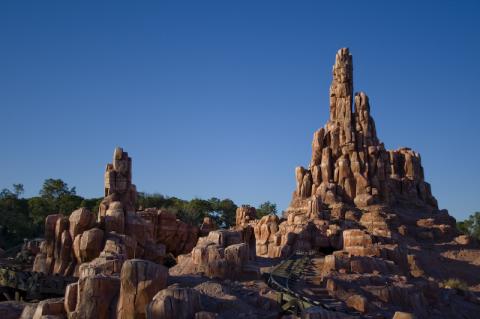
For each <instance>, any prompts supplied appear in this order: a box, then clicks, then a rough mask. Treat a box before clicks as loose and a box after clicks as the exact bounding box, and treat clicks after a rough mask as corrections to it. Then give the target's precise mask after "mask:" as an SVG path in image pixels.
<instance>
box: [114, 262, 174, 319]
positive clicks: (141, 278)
mask: <svg viewBox="0 0 480 319" xmlns="http://www.w3.org/2000/svg"><path fill="white" fill-rule="evenodd" d="M167 277H168V269H167V268H166V267H164V266H161V265H157V264H154V263H152V262H149V261H146V260H140V259H132V260H127V261H126V262H125V263H124V265H123V268H122V273H121V287H120V298H119V300H118V306H117V318H118V319H129V318H145V311H146V307H147V305H148V303H149V302H150V301H151V300H152V298H153V296H154V295H155V294H156V293H157V292H158V291H160V290H162V289H164V288H165V287H166V286H167Z"/></svg>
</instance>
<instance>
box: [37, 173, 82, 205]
mask: <svg viewBox="0 0 480 319" xmlns="http://www.w3.org/2000/svg"><path fill="white" fill-rule="evenodd" d="M66 195H76V190H75V187H72V188H68V184H67V183H65V182H64V181H63V180H61V179H53V178H49V179H46V180H45V182H43V186H42V189H41V190H40V196H42V197H44V198H47V199H50V200H55V199H58V198H60V197H62V196H66Z"/></svg>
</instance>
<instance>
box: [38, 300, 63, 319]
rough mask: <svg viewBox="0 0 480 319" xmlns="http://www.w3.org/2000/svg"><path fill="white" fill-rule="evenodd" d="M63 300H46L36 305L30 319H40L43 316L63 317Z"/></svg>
mask: <svg viewBox="0 0 480 319" xmlns="http://www.w3.org/2000/svg"><path fill="white" fill-rule="evenodd" d="M64 315H65V309H64V308H63V299H62V298H59V299H46V300H42V301H40V302H39V303H38V305H37V308H36V309H35V313H34V314H33V318H32V319H42V318H45V316H64Z"/></svg>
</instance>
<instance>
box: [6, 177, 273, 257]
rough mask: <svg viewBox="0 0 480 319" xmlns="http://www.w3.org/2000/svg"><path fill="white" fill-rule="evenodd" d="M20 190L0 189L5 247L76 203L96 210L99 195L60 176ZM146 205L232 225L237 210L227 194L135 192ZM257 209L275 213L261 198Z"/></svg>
mask: <svg viewBox="0 0 480 319" xmlns="http://www.w3.org/2000/svg"><path fill="white" fill-rule="evenodd" d="M23 193H24V187H23V185H22V184H14V185H13V186H12V189H3V190H2V191H1V192H0V247H1V248H4V249H8V248H10V247H13V246H15V245H17V244H20V243H21V242H22V241H23V239H24V238H33V237H41V236H43V232H44V229H43V228H44V225H45V218H46V217H47V216H48V215H50V214H58V213H61V214H63V215H65V216H68V215H70V214H71V213H72V212H73V211H74V210H76V209H78V208H79V207H86V208H88V209H89V210H90V211H92V212H97V211H98V207H99V205H100V202H101V201H102V199H103V198H102V197H100V198H83V197H81V196H79V195H77V194H76V190H75V187H72V188H70V187H69V186H68V184H67V183H65V182H64V181H63V180H61V179H51V178H50V179H47V180H45V182H44V183H43V186H42V189H41V190H40V191H39V196H34V197H31V198H21V197H20V196H21V195H22V194H23ZM148 207H156V208H159V209H160V208H161V209H166V210H168V211H170V212H173V213H175V214H176V215H177V218H179V219H180V220H182V221H184V222H186V223H189V224H193V225H200V224H201V223H202V221H203V219H204V218H205V217H207V216H208V217H211V218H213V219H214V220H215V222H216V223H217V225H218V226H219V227H223V228H229V227H231V226H234V225H235V214H236V210H237V205H236V204H235V203H234V202H233V201H232V200H231V199H228V198H226V199H220V198H216V197H212V198H210V199H201V198H194V199H192V200H183V199H180V198H176V197H168V196H165V195H161V194H147V193H138V198H137V209H142V208H148ZM257 212H258V214H259V217H261V216H264V215H268V214H275V213H276V212H277V207H276V205H275V204H273V203H270V202H265V203H263V204H261V205H260V206H259V207H258V210H257Z"/></svg>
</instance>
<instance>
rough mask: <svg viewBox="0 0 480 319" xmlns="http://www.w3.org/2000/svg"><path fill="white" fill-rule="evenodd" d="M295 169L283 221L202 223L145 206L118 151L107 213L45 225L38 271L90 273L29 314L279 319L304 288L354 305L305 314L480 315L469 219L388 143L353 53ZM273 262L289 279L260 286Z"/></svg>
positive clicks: (243, 211)
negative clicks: (447, 205)
mask: <svg viewBox="0 0 480 319" xmlns="http://www.w3.org/2000/svg"><path fill="white" fill-rule="evenodd" d="M295 177H296V189H295V191H294V193H293V198H292V201H291V204H290V206H289V208H288V209H287V210H286V211H285V213H284V215H283V217H282V218H279V217H278V216H276V215H268V216H264V217H262V218H261V219H260V220H258V219H257V213H256V210H255V208H253V207H250V206H248V205H244V206H241V207H239V208H238V209H237V211H236V224H235V226H234V227H232V228H231V229H218V230H217V229H216V225H215V223H214V222H213V220H211V219H210V218H206V219H205V220H204V221H203V224H202V225H201V226H200V227H197V226H196V225H193V226H192V225H188V224H186V223H184V222H182V221H180V220H178V219H177V218H176V215H175V214H173V213H171V212H168V211H165V210H162V209H157V208H146V209H142V210H141V211H140V212H136V211H135V198H136V192H135V186H134V185H133V184H132V179H131V159H130V157H128V154H127V153H126V152H123V150H122V149H120V148H117V149H116V150H115V152H114V158H113V163H112V164H108V165H107V169H106V173H105V198H104V200H103V201H102V203H101V205H100V208H99V212H98V216H95V214H93V213H92V212H90V211H88V210H87V209H84V208H80V209H78V210H76V211H74V212H73V213H72V214H71V215H70V217H68V218H67V217H65V216H62V215H60V214H55V215H50V216H48V217H47V218H46V220H45V241H44V242H43V243H42V244H41V246H40V252H39V253H38V254H37V256H36V258H35V263H34V270H36V271H41V272H46V273H55V274H63V275H71V274H74V275H75V276H78V278H79V280H78V282H75V283H72V284H70V285H69V286H68V287H67V289H66V292H65V297H64V298H63V299H49V300H45V301H42V302H40V303H39V304H38V305H36V306H35V307H33V306H29V307H24V310H23V314H22V318H24V317H25V318H31V317H32V316H33V317H35V318H37V317H38V318H40V317H42V318H46V317H47V316H50V317H52V316H56V317H65V316H67V317H68V318H74V319H83V318H85V319H87V318H195V319H209V318H274V317H275V318H276V317H279V316H280V309H281V306H282V305H281V304H280V303H279V300H280V299H282V294H285V293H288V291H289V289H296V288H298V287H300V290H295V293H296V295H295V296H296V297H298V296H299V294H298V292H299V291H300V294H304V295H305V294H308V291H310V292H311V293H312V294H313V295H311V296H312V297H314V298H315V297H316V296H317V297H319V298H320V297H321V298H323V297H322V296H323V295H325V299H322V300H327V302H329V303H330V304H332V300H333V303H335V304H338V305H340V306H341V307H344V310H345V311H348V312H350V313H344V312H343V310H339V311H334V310H333V309H331V308H329V309H325V308H323V307H316V306H312V307H310V308H308V309H306V310H304V311H303V312H302V314H301V318H312V319H313V318H356V317H358V316H357V314H359V315H360V316H366V317H367V318H392V317H393V318H414V317H418V318H476V317H477V316H478V313H479V311H480V296H479V295H478V294H476V293H475V291H479V290H480V280H479V279H478V278H480V250H479V249H478V243H477V242H475V241H474V240H473V239H472V238H470V237H468V236H465V235H461V236H458V235H459V234H458V232H457V231H456V228H455V219H454V218H452V217H451V216H450V215H449V214H448V212H447V211H446V210H439V209H438V207H437V201H436V200H435V198H434V197H433V196H432V194H431V190H430V185H429V184H428V183H427V182H425V180H424V173H423V167H422V165H421V160H420V155H419V154H418V153H416V152H414V151H412V150H411V149H408V148H401V149H398V150H395V151H388V150H386V149H385V147H384V145H383V144H382V143H381V142H380V140H379V139H378V137H377V133H376V129H375V122H374V120H373V118H372V117H371V115H370V104H369V100H368V97H367V96H366V95H365V94H364V93H362V92H360V93H356V94H354V91H353V65H352V56H351V55H350V53H349V51H348V49H341V50H339V51H338V53H337V55H336V58H335V64H334V67H333V80H332V84H331V87H330V118H329V120H328V122H327V124H326V125H325V126H324V127H323V128H321V129H319V130H318V131H316V132H315V133H314V138H313V143H312V158H311V162H310V165H309V166H308V168H304V167H297V168H296V169H295ZM306 252H308V253H306ZM167 253H171V254H173V255H174V256H176V258H177V265H175V266H174V267H172V268H170V269H168V270H167V268H166V267H164V266H162V265H160V264H161V263H162V261H163V257H164V256H165V255H166V254H167ZM294 253H298V254H297V255H295V256H296V257H301V258H297V259H295V260H294V263H292V264H289V265H290V266H288V267H290V268H281V267H280V268H279V267H272V266H275V265H278V262H279V261H281V260H282V259H285V258H287V257H289V256H291V255H292V254H294ZM300 253H301V254H300ZM304 256H314V257H311V258H304ZM140 258H141V259H140ZM280 266H283V264H282V265H280ZM296 267H298V269H296ZM292 268H295V269H293V270H292ZM266 269H267V270H268V271H272V269H277V270H278V269H280V271H281V272H284V274H285V276H287V277H286V279H285V278H284V279H285V280H286V281H287V284H288V287H289V288H288V289H283V290H281V288H279V287H278V285H279V283H278V282H277V283H276V284H275V285H272V286H271V287H269V286H267V284H266V283H264V282H262V281H260V280H259V274H260V273H262V272H263V271H264V270H266ZM277 275H278V274H277ZM279 276H280V277H281V273H280V275H279ZM273 277H274V276H272V278H273ZM281 278H283V277H281ZM451 278H458V279H456V280H463V281H465V285H466V286H467V287H468V288H465V287H463V288H455V281H453V282H451V283H449V282H445V281H446V280H447V279H451ZM291 280H292V281H291ZM269 283H270V284H271V282H269ZM168 285H169V286H168ZM302 285H303V286H302ZM271 288H274V289H277V290H278V291H281V294H276V293H275V292H274V291H273V290H272V289H271ZM278 297H280V299H279V298H278ZM290 297H292V295H290ZM305 300H306V299H304V301H305ZM280 302H281V301H280ZM290 302H292V304H293V301H292V300H290V301H289V303H290ZM292 304H291V305H292ZM283 306H285V305H283ZM0 308H1V307H0ZM5 308H6V309H10V308H12V305H5ZM17 308H18V309H17V310H16V312H20V309H21V307H17ZM1 310H2V309H0V312H1ZM352 312H355V315H351V314H352ZM282 318H283V319H286V318H290V319H293V318H299V317H297V316H294V315H292V316H284V317H282Z"/></svg>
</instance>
